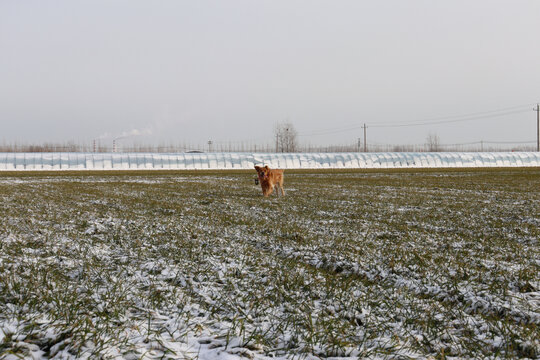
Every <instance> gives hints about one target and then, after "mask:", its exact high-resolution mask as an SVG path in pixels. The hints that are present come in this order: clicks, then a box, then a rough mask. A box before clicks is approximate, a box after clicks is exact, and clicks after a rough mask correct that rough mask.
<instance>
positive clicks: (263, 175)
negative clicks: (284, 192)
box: [255, 165, 270, 180]
mask: <svg viewBox="0 0 540 360" xmlns="http://www.w3.org/2000/svg"><path fill="white" fill-rule="evenodd" d="M255 170H256V171H257V175H258V176H259V179H260V180H265V179H267V178H268V173H269V172H270V168H269V167H268V166H264V167H262V166H257V165H255Z"/></svg>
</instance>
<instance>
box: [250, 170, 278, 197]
mask: <svg viewBox="0 0 540 360" xmlns="http://www.w3.org/2000/svg"><path fill="white" fill-rule="evenodd" d="M255 170H257V175H258V177H259V182H260V183H261V188H262V192H263V195H264V196H265V197H268V196H269V195H270V194H272V192H273V191H274V187H276V186H277V187H278V189H277V190H276V194H277V195H278V196H279V190H280V189H281V195H283V196H285V191H284V190H283V170H279V169H270V168H269V167H268V166H264V167H261V166H255Z"/></svg>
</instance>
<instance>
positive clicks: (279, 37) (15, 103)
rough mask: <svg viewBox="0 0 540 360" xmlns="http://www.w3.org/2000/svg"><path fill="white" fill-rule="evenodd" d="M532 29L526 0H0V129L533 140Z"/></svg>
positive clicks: (12, 135) (66, 136) (531, 2)
mask: <svg viewBox="0 0 540 360" xmlns="http://www.w3.org/2000/svg"><path fill="white" fill-rule="evenodd" d="M539 34H540V1H538V0H504V1H502V0H452V1H442V0H441V1H438V0H381V1H379V0H371V1H363V0H332V1H330V0H327V1H319V0H229V1H222V0H216V1H207V0H196V1H195V0H193V1H181V0H174V1H164V0H161V1H150V0H148V1H138V0H126V1H114V0H107V1H99V0H88V1H77V0H54V1H39V0H36V1H24V0H0V127H1V129H0V134H1V135H0V141H3V142H7V143H11V142H20V143H39V142H65V141H75V142H81V143H84V142H87V143H90V142H91V141H92V140H93V139H98V138H101V139H102V141H104V142H108V141H112V138H115V137H119V136H122V135H137V136H132V137H131V138H130V139H124V140H123V141H134V140H137V141H140V142H147V143H154V144H157V143H158V142H174V143H177V142H188V143H194V144H196V143H205V142H206V141H207V140H210V139H211V140H213V141H215V142H221V141H252V142H260V143H264V142H269V143H271V142H272V139H273V128H274V125H275V124H276V123H277V122H282V121H287V120H288V121H290V122H291V123H292V124H293V125H294V126H295V128H296V130H297V131H298V133H299V134H300V135H301V136H300V141H301V142H302V143H312V144H337V143H353V142H356V139H357V138H359V137H362V136H363V135H362V134H363V132H362V129H361V128H360V126H361V125H362V124H363V123H367V124H368V142H374V143H384V144H386V143H400V144H416V143H418V144H421V143H424V142H425V139H426V137H427V135H428V133H430V132H431V133H435V134H437V135H438V136H439V137H440V141H441V143H445V144H446V143H462V142H471V141H480V140H486V141H529V140H536V114H535V113H534V111H533V110H532V109H533V107H534V104H536V103H537V102H539V101H540V43H539V41H538V36H539ZM501 109H506V110H501ZM499 110H501V111H499ZM489 111H493V112H491V113H487V112H489ZM503 113H509V114H507V115H501V114H503ZM469 114H471V116H472V117H473V120H470V121H459V122H451V123H443V124H431V125H423V126H410V127H409V126H407V127H381V125H391V124H412V123H425V122H437V121H448V120H460V119H463V118H458V117H454V116H457V115H469ZM487 115H489V116H487ZM492 115H496V116H492ZM377 126H379V127H377ZM531 145H534V144H531Z"/></svg>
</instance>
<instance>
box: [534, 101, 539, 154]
mask: <svg viewBox="0 0 540 360" xmlns="http://www.w3.org/2000/svg"><path fill="white" fill-rule="evenodd" d="M534 111H536V151H539V152H540V104H536V109H534Z"/></svg>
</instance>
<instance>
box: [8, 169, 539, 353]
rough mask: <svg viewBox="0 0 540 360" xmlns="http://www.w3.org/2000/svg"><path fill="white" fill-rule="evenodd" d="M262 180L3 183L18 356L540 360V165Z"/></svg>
mask: <svg viewBox="0 0 540 360" xmlns="http://www.w3.org/2000/svg"><path fill="white" fill-rule="evenodd" d="M254 177H255V173H254V171H253V172H247V171H234V172H218V171H204V172H199V171H184V172H179V171H170V172H169V171H156V172H143V171H139V172H51V173H41V172H39V173H0V201H1V202H2V207H1V208H0V221H1V223H2V224H3V225H2V227H1V228H0V254H1V255H0V298H1V299H3V300H2V301H1V302H0V329H3V332H2V331H0V357H2V356H3V355H7V354H15V355H17V356H26V355H28V354H30V353H32V352H33V351H34V352H35V351H36V349H39V350H40V351H42V352H43V354H44V356H46V357H54V356H57V357H60V356H61V354H71V355H72V356H90V357H95V356H102V357H113V356H114V355H115V354H121V355H122V354H123V356H128V357H129V356H134V357H141V356H143V355H144V356H148V357H164V358H185V357H197V356H198V351H197V349H193V347H191V348H190V347H189V346H187V347H182V346H180V345H179V344H188V345H190V346H191V345H192V343H193V341H195V340H193V339H198V343H199V344H201V346H206V347H209V348H216V349H218V348H219V349H223V351H228V352H231V353H243V354H244V356H256V355H257V354H266V355H273V356H299V357H303V356H306V355H307V354H315V355H317V356H323V357H328V356H352V357H362V356H380V357H385V356H402V357H409V356H431V357H434V358H444V357H445V356H457V357H470V358H482V357H488V356H492V355H495V356H496V357H500V358H516V357H531V358H534V357H538V356H540V344H539V340H538V339H539V333H540V330H539V325H540V312H539V310H538V300H537V297H538V295H535V294H538V291H540V289H539V287H540V278H539V275H538V274H539V273H540V262H539V260H538V259H540V251H539V239H540V193H539V192H538V189H540V169H490V170H459V169H452V170H417V171H412V170H399V171H317V172H315V171H286V173H285V191H286V193H287V195H286V196H285V197H279V198H278V197H274V196H273V197H271V198H269V199H265V198H263V197H262V195H261V191H260V188H258V187H256V186H255V185H254V184H253V179H254ZM535 296H536V297H535ZM13 329H15V331H13ZM2 334H3V335H2ZM62 351H64V353H62Z"/></svg>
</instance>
